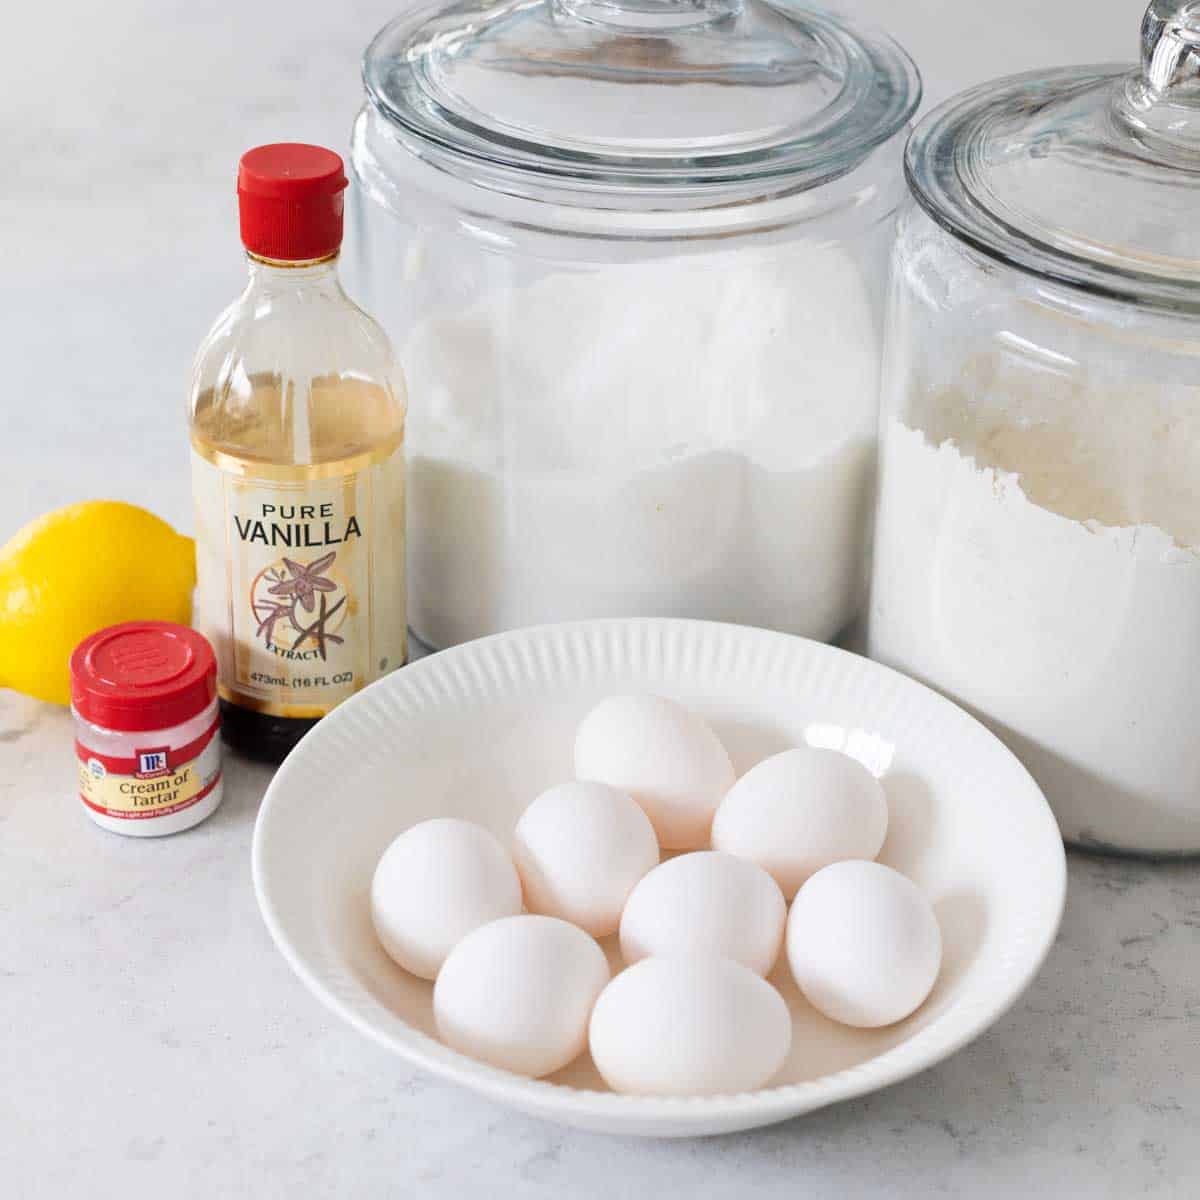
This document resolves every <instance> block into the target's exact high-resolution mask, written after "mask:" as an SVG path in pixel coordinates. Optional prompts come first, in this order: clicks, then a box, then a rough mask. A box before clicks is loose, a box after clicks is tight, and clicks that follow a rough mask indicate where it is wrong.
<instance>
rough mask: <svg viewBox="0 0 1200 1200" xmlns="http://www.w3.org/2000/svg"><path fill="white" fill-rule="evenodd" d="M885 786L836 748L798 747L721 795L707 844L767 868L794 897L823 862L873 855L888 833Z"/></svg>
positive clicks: (753, 770)
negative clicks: (723, 797) (721, 798)
mask: <svg viewBox="0 0 1200 1200" xmlns="http://www.w3.org/2000/svg"><path fill="white" fill-rule="evenodd" d="M887 827H888V808H887V797H886V796H885V795H884V791H883V786H882V785H881V784H880V782H879V780H878V779H876V778H875V776H874V775H872V774H871V772H870V771H868V770H867V768H866V767H864V766H863V765H862V764H861V763H859V762H857V761H855V760H854V759H853V758H851V757H850V756H849V755H848V754H839V753H838V752H837V751H836V750H821V749H817V748H816V747H814V746H802V747H799V748H798V749H795V750H785V751H784V752H783V753H782V754H776V755H774V756H773V757H771V758H768V759H765V760H764V761H763V762H760V763H759V764H758V766H756V767H752V768H751V769H750V770H749V771H747V772H746V774H745V775H743V776H742V777H741V779H739V780H738V781H737V783H735V784H734V785H733V787H732V788H731V789H730V791H729V794H728V795H727V796H726V797H725V799H724V800H722V801H721V806H720V807H719V808H718V809H717V812H716V816H715V817H714V818H713V824H712V844H713V848H714V849H716V850H726V851H728V852H729V853H730V854H736V855H737V856H738V857H739V858H748V859H749V860H750V861H751V862H756V863H758V865H759V866H760V867H763V868H764V869H765V870H767V871H769V872H770V873H771V874H772V875H773V876H774V877H775V881H776V882H777V883H778V884H779V886H780V887H781V888H783V894H784V896H785V897H786V898H787V899H789V900H790V899H791V898H792V897H793V896H794V895H795V894H796V892H797V891H798V890H799V888H800V885H801V884H802V883H803V882H804V881H805V880H806V879H807V878H808V877H809V876H810V875H813V874H814V873H815V872H817V871H819V870H820V869H821V868H822V867H827V866H828V865H829V864H830V863H834V862H841V861H842V860H843V859H847V858H868V859H869V858H874V857H875V855H877V854H878V853H879V851H880V848H881V847H882V846H883V840H884V838H885V837H887Z"/></svg>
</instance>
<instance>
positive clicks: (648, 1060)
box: [588, 956, 792, 1096]
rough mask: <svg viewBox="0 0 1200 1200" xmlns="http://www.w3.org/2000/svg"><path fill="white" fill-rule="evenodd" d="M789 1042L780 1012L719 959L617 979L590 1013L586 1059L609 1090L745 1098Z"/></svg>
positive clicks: (760, 985) (768, 989)
mask: <svg viewBox="0 0 1200 1200" xmlns="http://www.w3.org/2000/svg"><path fill="white" fill-rule="evenodd" d="M791 1040H792V1021H791V1016H790V1014H789V1013H788V1009H787V1005H786V1004H785V1003H784V1002H783V998H782V997H781V996H780V995H779V993H778V992H777V991H776V990H775V989H774V988H773V987H772V986H771V985H770V984H769V983H767V982H766V981H765V980H763V979H760V978H759V977H758V976H757V975H755V974H754V972H753V971H751V970H748V969H747V968H746V967H743V966H742V965H741V963H736V962H732V961H731V960H729V959H727V958H707V957H701V956H684V957H676V958H647V959H643V960H642V961H641V962H640V963H637V964H636V965H635V966H632V967H628V968H627V969H626V970H624V971H622V972H621V974H620V975H618V976H617V977H616V978H615V979H614V980H613V981H612V983H610V984H609V985H608V987H606V988H605V989H604V991H603V992H602V993H601V995H600V999H599V1000H597V1001H596V1007H595V1010H594V1011H593V1012H592V1021H591V1026H590V1029H589V1035H588V1041H589V1045H590V1046H591V1051H592V1059H593V1061H594V1062H595V1064H596V1068H597V1070H599V1072H600V1074H601V1075H602V1076H603V1077H604V1080H605V1082H606V1083H607V1084H608V1086H609V1087H611V1088H612V1089H613V1090H614V1091H617V1092H633V1093H637V1094H641V1095H659V1096H705V1095H717V1094H721V1093H733V1092H746V1091H750V1090H752V1089H753V1088H758V1087H762V1086H763V1084H765V1083H767V1081H768V1080H769V1079H770V1078H771V1076H772V1075H774V1074H775V1072H776V1071H778V1070H779V1068H780V1066H781V1065H782V1063H783V1060H784V1059H785V1058H786V1057H787V1053H788V1048H789V1047H790V1045H791Z"/></svg>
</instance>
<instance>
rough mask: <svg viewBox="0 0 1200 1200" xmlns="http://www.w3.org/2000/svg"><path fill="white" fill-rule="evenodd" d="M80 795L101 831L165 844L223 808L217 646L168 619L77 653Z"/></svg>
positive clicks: (85, 644) (109, 633)
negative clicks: (160, 839)
mask: <svg viewBox="0 0 1200 1200" xmlns="http://www.w3.org/2000/svg"><path fill="white" fill-rule="evenodd" d="M71 712H72V714H73V716H74V718H75V754H76V757H77V759H78V762H79V796H80V799H81V800H82V801H83V807H84V811H85V812H86V813H87V814H88V816H90V817H91V818H92V820H93V821H95V822H96V824H97V825H99V826H101V827H102V828H104V829H109V830H112V831H113V832H114V833H124V834H128V835H130V836H131V837H158V836H160V835H162V834H166V833H178V832H179V831H180V830H183V829H190V828H191V827H192V826H193V825H197V824H199V823H200V822H201V821H203V820H204V818H205V817H207V816H209V815H210V814H211V813H212V812H214V811H215V810H216V808H217V806H218V805H219V804H220V803H221V739H220V738H219V737H218V736H217V734H218V730H219V727H220V713H219V710H218V705H217V667H216V658H215V656H214V654H213V649H212V646H210V645H209V643H208V641H207V640H206V639H205V638H204V637H203V636H202V635H201V634H199V633H197V632H196V631H195V630H193V629H189V628H187V627H186V626H184V625H174V624H172V623H171V622H169V621H131V622H127V623H126V624H123V625H112V626H110V627H109V628H107V629H101V630H99V631H98V632H97V633H94V634H92V635H91V637H89V638H86V639H85V640H84V641H82V642H80V644H79V645H78V646H76V647H75V650H74V652H73V653H72V655H71Z"/></svg>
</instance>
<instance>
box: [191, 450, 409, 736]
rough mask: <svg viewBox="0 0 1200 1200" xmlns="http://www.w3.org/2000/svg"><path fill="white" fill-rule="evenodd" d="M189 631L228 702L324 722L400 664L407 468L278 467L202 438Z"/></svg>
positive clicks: (371, 461) (374, 459) (380, 463)
mask: <svg viewBox="0 0 1200 1200" xmlns="http://www.w3.org/2000/svg"><path fill="white" fill-rule="evenodd" d="M192 475H193V494H194V496H195V502H196V525H197V534H196V556H197V574H198V588H197V604H196V623H197V626H198V628H199V629H200V631H201V632H202V633H204V634H205V635H206V636H207V637H208V638H209V640H210V641H211V642H212V644H213V646H214V647H215V648H216V652H217V672H218V686H219V691H220V694H221V696H222V698H223V699H225V700H229V701H232V702H233V703H234V704H238V705H241V706H242V707H244V708H249V709H253V710H255V711H257V712H263V713H268V714H270V715H272V716H279V717H301V718H303V717H321V716H324V715H325V714H326V713H327V712H328V711H329V710H330V709H331V708H333V707H334V706H335V705H337V704H339V703H340V702H341V701H343V700H345V699H346V698H347V697H348V696H350V695H352V694H353V693H354V692H356V691H358V689H359V688H362V687H364V686H365V685H366V684H368V683H370V682H371V681H372V680H374V679H377V678H378V677H379V676H380V675H382V674H384V673H385V672H387V671H389V670H391V669H392V668H394V667H398V666H400V665H401V664H402V663H403V662H404V660H405V656H406V652H407V644H406V637H407V634H406V618H405V609H404V459H403V451H402V450H401V449H400V448H399V447H398V446H394V445H392V446H388V447H387V448H386V449H380V450H379V451H377V452H374V453H368V454H363V455H358V456H356V457H354V458H351V459H346V460H343V461H341V462H337V463H322V464H315V465H311V466H273V465H268V464H261V463H253V462H248V461H243V460H238V459H233V458H231V457H230V456H229V455H227V454H225V453H224V452H220V451H216V450H212V449H210V448H209V447H208V446H207V445H206V444H204V443H203V442H200V441H198V440H196V439H194V441H193V453H192Z"/></svg>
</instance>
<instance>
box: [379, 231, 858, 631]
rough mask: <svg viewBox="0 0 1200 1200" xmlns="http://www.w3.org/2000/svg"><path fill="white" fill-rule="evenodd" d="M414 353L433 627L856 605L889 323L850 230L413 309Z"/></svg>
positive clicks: (429, 624) (556, 275)
mask: <svg viewBox="0 0 1200 1200" xmlns="http://www.w3.org/2000/svg"><path fill="white" fill-rule="evenodd" d="M402 357H403V361H404V363H405V370H406V373H407V375H408V380H409V389H410V394H411V396H412V398H413V400H412V412H411V420H410V426H409V437H410V447H411V457H410V475H409V502H410V522H409V528H410V534H409V537H410V557H409V564H410V612H411V619H412V624H413V628H414V630H415V631H416V632H417V634H418V636H420V637H421V638H423V639H424V640H426V641H429V642H431V643H432V644H434V645H438V646H443V645H449V644H453V643H456V642H460V641H463V640H465V639H467V638H472V637H477V636H480V635H482V634H486V633H490V632H494V631H495V630H498V629H505V628H511V627H514V626H518V625H525V624H534V623H539V622H544V621H554V620H563V619H569V618H583V617H594V616H624V615H678V616H692V617H705V618H712V619H721V620H733V621H740V622H745V623H749V624H756V625H764V626H769V627H772V628H778V629H785V630H789V631H792V632H795V633H801V634H806V635H808V636H812V637H816V638H822V639H827V638H830V637H832V636H833V635H835V634H836V633H837V632H838V631H839V630H840V629H841V628H842V627H843V626H845V625H846V624H847V623H848V622H849V621H850V619H851V618H852V617H853V616H854V615H855V611H856V609H857V606H858V602H859V597H860V594H861V587H862V575H863V569H864V561H865V549H866V548H865V545H864V540H865V534H866V526H867V520H868V512H869V506H870V500H871V482H872V474H873V466H874V453H875V425H876V411H877V409H876V405H877V391H878V371H879V344H878V321H877V318H876V314H875V312H874V311H873V305H872V301H871V298H870V296H869V293H868V289H867V286H866V282H865V280H864V277H863V272H862V269H861V268H860V267H859V266H858V264H857V263H856V261H855V259H854V258H853V257H851V256H850V255H849V254H847V253H845V252H844V251H842V250H839V249H836V248H829V247H819V246H818V247H801V248H799V249H797V248H795V247H791V248H781V249H779V250H777V251H775V252H773V253H772V255H771V256H770V257H768V256H765V255H758V256H756V257H748V256H746V255H745V252H740V253H724V254H716V255H704V256H700V257H695V258H686V257H685V258H669V259H663V260H660V261H654V262H650V263H639V264H633V265H625V266H608V267H605V268H603V269H601V270H592V271H575V272H568V271H564V270H556V271H554V272H553V273H549V274H545V275H543V276H542V277H541V278H539V279H536V280H534V281H532V282H528V283H525V284H523V285H521V286H514V287H512V288H511V289H508V288H505V289H503V290H498V291H496V292H494V293H492V294H485V295H484V296H482V297H481V298H480V299H479V300H478V301H476V302H475V304H474V305H473V306H471V307H470V308H468V309H467V310H465V311H460V312H457V313H453V314H450V315H438V316H433V317H429V318H427V319H425V320H424V321H420V322H418V323H417V324H416V325H415V326H414V327H413V329H412V332H411V334H410V337H409V338H408V342H407V345H406V346H405V348H404V351H403V355H402Z"/></svg>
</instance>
